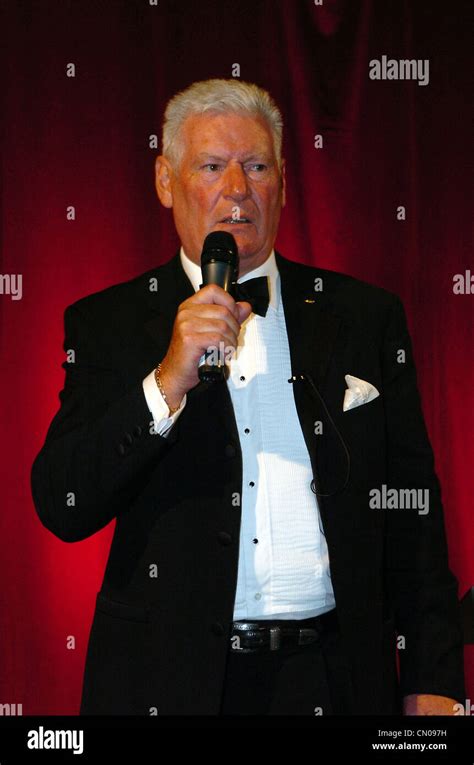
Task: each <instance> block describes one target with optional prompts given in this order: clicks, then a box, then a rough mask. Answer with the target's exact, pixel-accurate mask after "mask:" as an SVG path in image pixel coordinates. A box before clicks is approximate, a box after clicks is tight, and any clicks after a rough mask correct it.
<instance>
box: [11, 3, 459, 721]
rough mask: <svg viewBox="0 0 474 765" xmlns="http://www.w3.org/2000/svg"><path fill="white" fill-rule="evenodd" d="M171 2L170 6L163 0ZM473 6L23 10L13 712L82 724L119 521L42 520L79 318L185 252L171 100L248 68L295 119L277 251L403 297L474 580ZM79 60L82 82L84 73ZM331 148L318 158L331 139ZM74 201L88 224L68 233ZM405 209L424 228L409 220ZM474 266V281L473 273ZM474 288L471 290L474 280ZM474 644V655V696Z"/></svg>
mask: <svg viewBox="0 0 474 765" xmlns="http://www.w3.org/2000/svg"><path fill="white" fill-rule="evenodd" d="M152 1H153V0H152ZM469 6H470V3H469V2H456V3H455V4H454V5H453V4H452V3H444V2H443V3H433V2H432V1H431V0H416V1H415V0H412V2H403V0H397V2H394V1H390V0H383V2H381V1H379V2H376V1H375V0H361V1H359V0H350V1H349V0H347V1H346V2H344V0H323V3H322V5H316V4H315V2H314V0H282V1H278V0H239V2H238V3H235V2H224V1H222V0H221V1H220V2H207V1H206V0H199V2H196V1H195V0H194V1H193V2H185V1H183V0H181V1H180V2H176V0H158V2H157V4H156V5H154V4H151V3H150V0H110V1H108V0H82V1H81V2H77V1H75V0H74V1H73V0H55V2H47V1H46V0H45V1H41V0H37V1H36V2H35V1H34V0H28V2H26V1H22V0H17V1H16V2H10V3H9V4H7V5H6V7H4V11H3V21H2V28H3V34H4V42H3V45H2V47H3V48H4V55H5V59H4V62H3V66H2V72H3V75H4V77H5V85H6V87H5V88H4V98H5V107H6V108H5V114H6V119H5V122H4V128H3V152H2V156H3V192H4V193H3V211H2V215H3V227H2V236H3V247H2V260H1V264H0V271H1V274H3V275H5V274H10V275H11V274H16V275H18V274H21V275H22V298H21V300H12V299H11V297H12V296H11V295H8V294H0V315H1V336H0V337H1V369H2V375H1V385H2V388H3V391H2V396H1V404H2V418H3V429H2V452H3V454H2V460H1V471H2V475H1V481H2V483H1V504H2V512H1V514H0V576H1V582H2V586H1V588H0V639H1V652H0V689H1V692H0V703H2V704H5V703H10V704H21V705H22V712H23V714H76V713H77V712H78V709H79V700H80V691H81V683H82V672H83V665H84V658H85V650H86V645H87V637H88V633H89V628H90V624H91V619H92V614H93V606H94V602H95V594H96V592H97V591H98V589H100V585H101V581H102V574H103V570H104V566H105V562H106V557H107V553H108V548H109V544H110V541H111V537H112V532H113V523H112V524H111V525H110V526H109V527H108V528H107V529H105V530H103V531H102V532H100V533H98V534H96V535H94V536H93V537H92V538H90V539H87V540H85V541H83V542H80V543H76V544H74V545H68V544H65V543H63V542H61V541H59V540H58V539H56V538H55V537H53V536H52V534H50V533H49V532H48V531H46V529H44V528H43V527H42V526H41V524H40V522H39V520H38V518H37V516H36V514H35V511H34V508H33V504H32V500H31V495H30V488H29V474H30V468H31V464H32V461H33V459H34V457H35V455H36V453H37V451H38V450H39V448H40V446H41V444H42V442H43V439H44V436H45V432H46V429H47V426H48V424H49V422H50V420H51V417H52V416H53V414H54V413H55V411H56V410H57V408H58V405H59V401H58V392H59V390H60V389H61V387H62V384H63V379H64V372H63V370H62V368H61V364H62V362H63V361H64V353H63V351H62V342H63V312H64V309H65V307H66V306H67V305H68V304H70V303H71V302H73V301H75V300H77V299H78V298H80V297H82V296H84V295H87V294H89V293H91V292H94V291H96V290H99V289H102V288H104V287H106V286H108V285H110V284H113V283H116V282H118V281H123V280H126V279H130V278H132V277H134V276H136V275H137V274H139V273H141V272H143V271H145V270H147V269H149V268H152V267H153V266H155V265H158V264H161V263H164V262H165V261H167V260H169V258H170V257H171V256H172V255H173V254H174V252H175V251H176V248H177V245H178V241H177V237H176V234H175V232H174V229H173V224H172V218H171V214H170V211H168V210H165V209H164V208H161V207H160V205H159V202H158V200H157V198H156V197H155V192H154V186H153V180H154V179H153V165H154V158H155V156H156V154H157V153H159V152H158V151H157V150H156V149H153V148H150V135H153V134H156V135H158V136H160V132H161V118H162V113H163V109H164V106H165V104H166V101H167V100H168V98H169V97H170V96H172V95H173V94H174V93H175V92H176V91H177V90H179V89H182V88H184V87H185V86H187V85H189V84H190V83H191V82H193V81H195V80H200V79H207V78H210V77H230V76H232V67H233V66H234V65H236V64H238V65H239V66H240V77H241V79H243V80H248V81H253V82H256V83H258V84H260V85H262V86H264V87H266V88H268V89H269V90H270V92H271V93H272V94H273V95H274V97H275V99H276V100H277V102H278V103H279V104H280V106H281V108H282V110H283V114H284V117H285V144H284V151H285V156H286V161H287V179H288V203H287V206H286V208H285V210H284V212H283V217H282V222H281V228H280V234H279V238H278V240H277V247H278V249H279V251H280V252H282V254H284V255H285V256H287V257H288V258H290V259H293V260H297V261H302V262H304V263H309V264H316V265H319V266H321V267H324V268H329V269H333V270H338V271H343V272H346V273H349V274H352V275H353V276H356V277H358V278H361V279H365V280H366V281H369V282H371V283H373V284H376V285H379V286H382V287H385V288H388V289H390V290H392V291H394V292H396V293H398V294H399V295H400V297H401V298H402V300H403V301H404V304H405V306H406V310H407V315H408V320H409V326H410V330H411V333H412V337H413V342H414V349H415V357H416V360H417V366H418V376H419V385H420V389H421V393H422V397H423V405H424V411H425V415H426V420H427V425H428V429H429V432H430V436H431V439H432V442H433V447H434V450H435V455H436V464H437V470H438V473H439V476H440V479H441V482H442V487H443V496H444V504H445V513H446V526H447V533H448V541H449V548H450V559H451V567H452V569H453V571H454V573H455V574H456V576H457V577H458V579H459V584H460V596H462V595H463V594H464V593H465V592H466V590H467V589H468V588H469V587H471V586H472V585H473V584H474V558H473V530H474V523H473V520H472V497H473V495H474V479H473V476H474V470H473V468H472V465H473V462H474V445H473V437H472V434H473V432H474V407H473V395H472V391H473V390H474V375H473V364H472V349H473V347H474V322H473V301H474V295H470V294H460V295H457V294H454V293H453V277H454V275H455V274H465V272H466V270H468V269H469V268H472V256H471V252H472V249H471V248H470V247H469V244H470V241H469V240H470V227H469V221H470V213H471V211H472V199H471V198H470V175H469V173H468V169H467V168H468V159H469V146H470V127H471V120H470V119H468V114H467V110H468V104H469V101H470V97H471V93H470V87H469V86H470V80H469V63H470V62H469V43H468V29H469V26H470V25H469V23H468V21H469V16H468V11H469ZM383 55H386V56H388V57H389V58H390V57H391V58H394V59H417V60H418V59H420V60H424V59H428V60H429V67H430V68H429V83H428V84H426V85H419V84H418V83H417V82H416V81H396V80H380V81H376V80H371V79H370V78H369V62H370V60H371V59H375V58H377V59H381V57H382V56H383ZM69 64H74V66H75V76H74V77H68V76H67V66H68V65H69ZM316 134H320V135H322V137H323V147H322V148H315V135H316ZM69 206H74V208H75V220H67V217H66V213H67V208H68V207H69ZM399 206H403V207H404V208H405V210H406V219H405V220H399V219H397V208H398V207H399ZM473 273H474V269H473ZM473 289H474V287H473ZM473 651H474V648H473V647H468V648H466V672H467V676H468V689H467V691H468V692H467V695H468V697H469V696H470V697H471V698H474V654H473Z"/></svg>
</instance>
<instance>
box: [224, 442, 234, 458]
mask: <svg viewBox="0 0 474 765" xmlns="http://www.w3.org/2000/svg"><path fill="white" fill-rule="evenodd" d="M224 454H225V456H226V457H235V446H232V444H227V445H226V447H225V449H224Z"/></svg>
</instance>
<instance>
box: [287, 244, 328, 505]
mask: <svg viewBox="0 0 474 765" xmlns="http://www.w3.org/2000/svg"><path fill="white" fill-rule="evenodd" d="M275 257H276V261H277V265H278V270H279V272H280V277H281V295H282V301H283V308H284V312H285V322H286V330H287V335H288V345H289V349H290V358H291V368H292V372H293V375H294V376H296V380H295V381H294V383H293V393H294V398H295V405H296V409H297V412H298V418H299V421H300V425H301V430H302V432H303V436H304V439H305V443H306V448H307V449H308V453H309V455H310V458H311V465H312V468H313V475H314V478H315V481H316V484H317V488H318V490H320V491H322V492H324V491H325V490H326V489H327V488H328V486H327V485H322V483H321V472H325V471H322V470H321V469H320V468H321V464H322V463H323V458H324V460H325V461H327V456H328V455H324V454H323V452H324V449H325V448H327V445H328V441H327V438H326V437H321V436H320V435H316V433H315V423H316V421H321V422H322V423H323V427H324V429H325V431H324V432H325V433H326V431H327V429H328V428H329V427H330V426H329V422H328V419H327V415H326V413H325V411H324V407H323V406H322V404H321V401H320V400H319V398H318V395H317V393H316V392H315V391H314V390H313V388H312V386H311V384H310V382H309V381H308V377H310V378H311V380H312V381H313V383H314V385H315V386H316V388H317V389H318V391H319V392H320V394H321V396H322V397H323V398H324V401H325V403H326V405H327V402H328V400H329V401H330V399H331V395H330V393H331V392H330V391H326V390H325V381H326V377H327V371H328V366H329V363H330V361H331V358H332V357H333V355H334V352H335V347H336V341H337V338H338V334H339V329H340V325H341V320H340V318H339V317H338V316H337V315H336V314H335V313H334V312H333V311H332V309H331V307H330V305H329V301H328V299H327V297H326V293H325V292H324V289H323V291H321V292H316V291H315V289H314V286H315V285H314V277H315V270H314V269H313V268H308V267H307V266H304V265H302V264H299V263H294V262H292V261H289V260H286V258H283V257H282V256H281V255H280V254H279V253H275ZM302 373H304V374H305V376H306V379H305V380H301V379H300V377H299V375H300V374H302ZM329 406H330V404H329ZM325 478H326V476H325ZM325 483H326V482H325Z"/></svg>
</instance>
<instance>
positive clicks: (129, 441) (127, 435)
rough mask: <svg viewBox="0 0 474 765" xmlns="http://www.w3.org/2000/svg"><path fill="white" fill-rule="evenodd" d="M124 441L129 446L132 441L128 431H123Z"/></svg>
mask: <svg viewBox="0 0 474 765" xmlns="http://www.w3.org/2000/svg"><path fill="white" fill-rule="evenodd" d="M124 441H125V443H126V444H128V445H129V446H130V445H131V444H132V443H133V438H132V437H131V435H130V433H125V436H124Z"/></svg>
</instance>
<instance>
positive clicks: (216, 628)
mask: <svg viewBox="0 0 474 765" xmlns="http://www.w3.org/2000/svg"><path fill="white" fill-rule="evenodd" d="M211 632H213V633H214V635H223V634H224V627H223V626H222V624H220V622H214V623H213V624H211Z"/></svg>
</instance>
